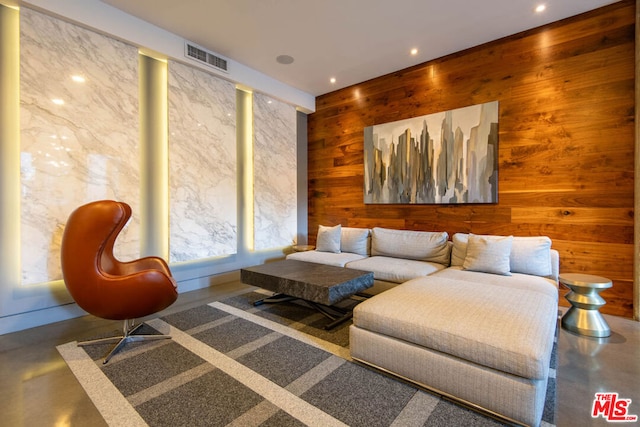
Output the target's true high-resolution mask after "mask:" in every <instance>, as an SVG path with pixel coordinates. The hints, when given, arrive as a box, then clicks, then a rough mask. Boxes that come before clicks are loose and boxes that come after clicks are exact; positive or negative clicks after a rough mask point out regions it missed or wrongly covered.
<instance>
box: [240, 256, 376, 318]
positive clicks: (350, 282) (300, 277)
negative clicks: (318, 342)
mask: <svg viewBox="0 0 640 427" xmlns="http://www.w3.org/2000/svg"><path fill="white" fill-rule="evenodd" d="M240 280H241V281H242V283H245V284H247V285H252V286H258V287H260V288H264V289H268V290H270V291H273V292H276V295H274V296H272V297H268V298H264V299H262V300H259V301H256V302H255V303H254V305H260V304H263V303H276V302H283V301H290V300H293V299H301V300H303V301H305V302H307V303H308V304H309V305H311V306H312V307H313V308H315V309H316V310H318V311H320V312H321V313H322V314H324V315H325V316H327V317H329V318H330V319H331V320H333V322H331V323H329V324H328V325H327V326H326V327H325V329H331V328H333V327H335V326H337V325H339V324H340V323H342V322H344V321H345V320H348V319H350V318H351V317H352V315H353V313H352V311H351V310H348V309H343V308H341V307H336V306H335V304H336V303H338V302H340V301H342V300H344V299H347V298H349V297H351V296H353V295H355V294H357V293H359V292H362V291H364V290H365V289H367V288H370V287H371V286H373V273H371V272H369V271H361V270H353V269H350V268H342V267H334V266H331V265H324V264H315V263H312V262H306V261H297V260H289V259H287V260H283V261H276V262H269V263H266V264H262V265H257V266H254V267H248V268H243V269H241V270H240Z"/></svg>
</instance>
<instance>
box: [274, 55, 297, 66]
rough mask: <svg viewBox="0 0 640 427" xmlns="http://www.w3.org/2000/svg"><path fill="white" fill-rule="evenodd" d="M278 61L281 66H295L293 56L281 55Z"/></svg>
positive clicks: (277, 58)
mask: <svg viewBox="0 0 640 427" xmlns="http://www.w3.org/2000/svg"><path fill="white" fill-rule="evenodd" d="M276 61H277V62H278V63H279V64H283V65H289V64H293V56H289V55H279V56H277V57H276Z"/></svg>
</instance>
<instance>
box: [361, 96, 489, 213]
mask: <svg viewBox="0 0 640 427" xmlns="http://www.w3.org/2000/svg"><path fill="white" fill-rule="evenodd" d="M364 202H365V203H371V204H373V203H409V204H414V203H415V204H459V203H497V202H498V101H494V102H488V103H486V104H479V105H472V106H470V107H464V108H458V109H456V110H450V111H445V112H441V113H436V114H429V115H426V116H422V117H416V118H412V119H407V120H400V121H397V122H391V123H385V124H382V125H375V126H369V127H366V128H365V129H364Z"/></svg>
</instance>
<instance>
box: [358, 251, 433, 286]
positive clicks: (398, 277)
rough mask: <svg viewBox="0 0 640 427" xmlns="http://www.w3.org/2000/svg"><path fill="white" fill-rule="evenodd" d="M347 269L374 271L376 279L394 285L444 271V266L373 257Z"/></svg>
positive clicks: (359, 261) (409, 260) (361, 260)
mask: <svg viewBox="0 0 640 427" xmlns="http://www.w3.org/2000/svg"><path fill="white" fill-rule="evenodd" d="M346 267H347V268H353V269H355V270H363V271H372V272H373V277H374V279H376V280H384V281H385V282H393V283H403V282H406V281H407V280H410V279H415V278H416V277H422V276H426V275H429V274H431V273H435V272H436V271H439V270H442V269H444V265H442V264H439V263H436V262H427V261H417V260H411V259H402V258H392V257H384V256H372V257H370V258H363V259H360V260H357V261H351V262H349V263H347V265H346Z"/></svg>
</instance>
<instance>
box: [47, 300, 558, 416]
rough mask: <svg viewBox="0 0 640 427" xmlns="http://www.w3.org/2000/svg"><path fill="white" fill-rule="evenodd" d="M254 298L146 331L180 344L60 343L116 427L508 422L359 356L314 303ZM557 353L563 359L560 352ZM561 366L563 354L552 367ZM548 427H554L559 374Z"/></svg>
mask: <svg viewBox="0 0 640 427" xmlns="http://www.w3.org/2000/svg"><path fill="white" fill-rule="evenodd" d="M261 297H264V294H261V293H256V292H251V293H248V294H244V295H240V296H238V297H234V298H231V299H228V300H225V301H223V302H214V303H211V304H208V305H203V306H200V307H196V308H193V309H190V310H186V311H183V312H180V313H176V314H172V315H168V316H165V317H162V318H158V319H154V320H151V321H149V322H147V323H146V325H145V326H144V327H143V328H142V329H144V331H142V332H141V333H163V334H170V335H171V336H172V339H171V340H161V341H151V342H146V343H139V344H130V345H128V346H127V347H125V349H124V350H123V351H121V352H120V353H118V354H116V355H115V356H114V357H113V358H112V359H111V361H110V362H109V363H108V364H107V365H102V360H101V358H102V357H103V356H104V355H105V354H106V353H107V352H108V350H109V346H108V345H105V346H90V347H78V346H77V345H76V342H70V343H67V344H63V345H61V346H58V351H59V352H60V354H61V355H62V356H63V358H64V359H65V361H66V362H67V364H68V365H69V367H70V368H71V370H72V371H73V373H74V374H75V376H76V377H77V379H78V381H79V382H80V383H81V384H82V386H83V387H84V389H85V390H86V392H87V394H88V395H89V396H90V398H91V399H92V401H93V402H94V404H95V405H96V407H97V408H98V410H99V411H100V413H101V414H102V416H103V417H104V419H105V421H106V422H107V424H109V425H110V426H127V427H130V426H226V425H229V426H305V425H309V426H314V425H317V426H334V425H335V426H345V425H349V426H367V427H368V426H460V425H464V426H498V425H504V424H502V423H501V422H500V421H497V420H495V419H493V418H490V417H488V416H485V415H483V414H481V413H478V412H476V411H472V410H470V409H468V408H465V407H463V406H460V405H458V404H455V403H452V402H450V401H448V400H446V399H443V398H440V397H439V396H437V395H434V394H431V393H428V392H425V391H423V390H420V389H419V388H416V387H414V386H412V385H409V384H407V383H405V382H402V381H398V380H396V379H394V378H391V377H389V376H386V375H382V374H379V373H377V372H375V371H373V370H371V369H368V368H366V367H364V366H361V365H359V364H356V363H353V362H352V361H351V360H350V357H349V348H348V340H349V335H348V327H349V324H350V322H347V323H345V324H343V325H340V326H339V327H337V328H335V329H333V330H330V331H325V330H324V329H323V326H324V325H325V324H326V323H327V321H328V319H326V318H325V317H324V316H322V315H321V314H319V313H317V312H316V311H314V310H311V309H310V308H309V307H306V306H304V303H299V304H298V303H283V304H277V305H270V304H269V305H262V306H258V307H253V305H252V302H253V301H255V300H256V299H258V298H261ZM554 354H555V351H554ZM552 366H555V356H554V359H553V360H552ZM547 394H548V396H547V400H548V401H549V402H548V403H549V410H545V415H544V417H543V426H549V425H553V415H554V414H553V408H554V406H555V370H554V371H552V372H551V378H550V380H549V391H548V393H547Z"/></svg>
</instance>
